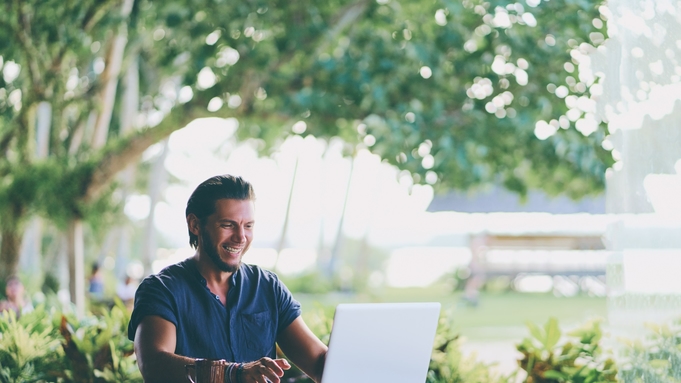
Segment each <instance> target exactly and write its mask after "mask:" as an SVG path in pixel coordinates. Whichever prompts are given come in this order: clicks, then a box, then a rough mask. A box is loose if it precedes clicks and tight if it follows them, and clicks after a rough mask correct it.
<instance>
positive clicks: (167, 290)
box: [128, 175, 327, 383]
mask: <svg viewBox="0 0 681 383" xmlns="http://www.w3.org/2000/svg"><path fill="white" fill-rule="evenodd" d="M254 200H255V194H254V192H253V188H252V186H251V185H250V184H249V183H248V182H246V181H244V180H243V179H242V178H241V177H234V176H230V175H222V176H216V177H212V178H210V179H208V180H206V181H204V182H203V183H201V184H200V185H199V186H198V187H197V188H196V190H194V192H193V193H192V195H191V196H190V197H189V201H188V202H187V210H186V219H187V228H188V230H189V243H190V245H191V246H192V247H194V248H195V249H196V254H195V255H194V256H193V257H191V258H188V259H186V260H184V261H182V262H180V263H178V264H175V265H172V266H169V267H167V268H165V269H164V270H162V271H161V272H160V273H159V274H157V275H152V276H149V277H147V278H146V279H145V280H144V281H142V283H141V284H140V286H139V287H138V289H137V293H136V295H135V306H134V310H133V313H132V317H131V319H130V325H129V327H128V336H129V338H130V339H131V340H134V343H135V353H136V354H137V363H138V365H139V368H140V371H141V372H142V376H143V377H144V380H145V382H147V383H149V382H164V383H165V382H167V383H173V382H183V383H185V382H187V381H188V380H187V378H186V373H185V365H190V364H194V360H195V358H207V359H225V360H227V361H229V362H233V363H235V364H233V365H230V366H229V367H228V371H227V372H228V373H227V374H226V375H227V376H226V378H225V381H226V382H227V381H229V380H228V379H232V381H237V382H238V383H266V382H267V381H271V382H273V383H279V382H280V377H281V376H283V374H284V370H286V369H288V368H290V365H289V364H288V362H287V361H286V360H284V359H276V347H275V342H276V343H277V344H278V345H279V347H280V348H281V350H282V351H283V352H284V354H286V356H287V358H288V359H290V360H291V361H292V362H293V363H295V364H296V366H298V367H299V368H300V369H301V370H302V371H303V372H305V373H306V374H307V375H308V376H310V377H311V378H312V379H314V380H315V381H319V380H320V379H321V374H322V370H323V366H324V360H325V357H326V351H327V347H326V345H324V344H323V343H322V342H321V341H320V340H319V339H318V338H317V337H316V336H315V335H314V334H313V333H312V332H311V331H310V329H309V328H308V327H307V325H306V324H305V322H304V321H303V319H302V317H301V316H300V314H301V310H300V304H299V303H298V302H297V301H296V300H295V299H293V297H292V296H291V293H290V292H289V291H288V289H287V288H286V287H285V286H284V285H283V284H282V283H281V282H280V281H279V279H278V278H277V276H276V275H275V274H274V273H272V272H269V271H266V270H263V269H261V268H259V267H257V266H252V265H247V264H243V263H242V262H241V259H242V257H243V255H244V254H245V253H246V252H247V251H248V248H249V247H250V245H251V241H252V240H253V232H254V227H255V217H254V215H255V205H254Z"/></svg>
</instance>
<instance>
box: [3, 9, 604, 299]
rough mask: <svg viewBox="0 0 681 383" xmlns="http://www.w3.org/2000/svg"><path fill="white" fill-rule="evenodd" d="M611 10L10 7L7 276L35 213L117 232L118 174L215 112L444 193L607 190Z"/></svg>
mask: <svg viewBox="0 0 681 383" xmlns="http://www.w3.org/2000/svg"><path fill="white" fill-rule="evenodd" d="M599 6H601V2H600V1H595V0H594V1H587V0H561V1H559V0H550V1H543V2H540V1H539V0H526V1H525V2H522V3H515V4H508V3H507V2H502V1H497V0H495V1H479V0H465V1H461V2H450V1H445V0H438V1H423V0H422V1H416V2H413V1H412V2H406V1H397V0H377V1H376V2H374V1H369V0H352V1H349V0H332V1H328V2H323V3H319V2H313V1H297V2H285V1H277V0H270V1H250V0H249V1H240V2H229V1H224V0H198V1H192V2H189V1H186V0H173V1H166V2H154V1H151V0H135V1H133V0H108V1H94V0H89V1H88V0H86V1H79V2H68V1H67V2H62V1H56V0H48V1H47V2H45V1H41V2H39V3H38V2H37V1H35V0H24V1H21V0H13V1H8V2H6V3H5V4H4V6H3V12H2V14H1V15H0V55H2V60H3V62H4V69H3V71H4V72H3V73H4V78H3V79H2V80H0V152H2V154H3V155H2V157H0V158H1V159H0V174H1V175H2V180H3V181H2V183H1V184H0V212H1V217H2V221H1V223H0V226H1V229H2V253H1V256H0V265H1V266H0V273H4V274H8V273H10V272H13V271H14V270H15V268H16V261H17V260H16V257H17V256H16V254H18V248H17V247H18V245H17V244H18V241H17V240H18V238H20V235H21V233H22V222H24V221H25V219H26V218H27V217H29V216H30V215H31V214H34V213H39V214H42V215H44V216H46V217H49V219H51V220H52V221H53V222H56V223H58V224H59V225H60V227H62V228H63V229H64V230H66V229H67V228H69V227H71V228H72V229H73V228H76V230H78V229H77V225H78V223H79V222H82V221H83V220H88V219H90V220H91V221H93V222H100V223H101V217H102V216H103V214H104V212H107V211H109V210H110V209H111V206H112V204H113V203H114V202H115V199H114V198H112V195H113V194H112V193H113V190H114V189H115V187H116V186H115V182H114V181H115V177H116V174H117V173H118V172H120V171H121V170H122V169H124V168H126V167H127V166H128V165H130V164H133V163H135V162H136V161H137V159H138V158H139V156H140V155H141V154H142V153H143V152H144V151H145V150H146V149H147V148H148V147H149V146H151V145H152V144H154V143H156V142H158V141H160V140H162V139H164V138H165V137H167V136H168V135H169V134H171V133H172V132H173V131H175V130H177V129H180V128H182V127H184V126H185V125H187V124H188V123H189V122H191V121H192V120H194V119H196V118H200V117H207V116H216V117H233V118H237V119H238V120H239V123H240V126H239V129H238V131H237V135H238V137H239V139H241V140H250V141H253V142H254V144H255V145H257V146H258V147H260V148H261V149H262V151H263V152H264V153H267V152H268V151H269V150H271V149H272V148H274V147H276V145H277V144H278V143H279V142H281V140H282V139H283V138H285V137H286V136H287V135H289V134H301V135H308V134H313V135H315V136H319V137H333V136H339V137H342V138H343V139H345V140H346V141H347V142H348V143H350V144H351V145H353V146H354V145H366V146H368V147H370V149H371V150H372V151H373V152H375V153H377V154H379V155H381V156H382V158H384V159H385V160H386V161H388V162H390V163H392V164H395V165H397V166H399V167H401V168H402V169H405V170H406V171H408V172H409V173H410V174H411V175H412V177H413V179H414V182H416V183H422V182H428V183H432V184H435V186H436V187H438V188H440V189H448V188H459V189H467V188H472V187H476V186H479V185H484V184H488V183H502V184H504V185H505V186H506V187H508V188H509V189H511V190H515V191H517V192H519V193H525V192H526V191H527V190H528V189H530V188H541V189H544V190H546V191H547V192H549V193H550V194H560V193H566V194H568V195H570V196H571V197H573V198H579V197H580V196H583V195H586V194H592V193H598V192H600V191H601V190H602V188H603V183H604V180H603V178H604V171H605V168H606V167H607V166H609V165H610V163H611V161H612V160H611V158H610V155H609V153H608V152H607V151H605V150H604V149H602V148H601V146H600V142H601V141H602V138H603V137H604V135H605V130H604V129H603V127H602V125H600V124H599V121H597V120H595V119H594V118H593V116H592V115H591V110H590V109H589V105H590V102H591V101H590V100H591V99H590V97H591V93H592V92H591V91H592V90H595V89H597V87H598V84H597V82H598V79H597V77H594V76H593V75H589V74H588V73H587V72H582V71H579V70H578V69H576V67H578V66H581V67H583V66H584V65H585V63H586V62H587V60H586V59H584V57H585V53H587V52H588V51H590V50H593V49H595V48H594V47H595V46H597V45H599V44H600V43H601V42H602V40H603V39H604V38H605V28H604V21H603V20H604V19H603V16H602V15H601V14H600V13H599V10H598V7H599ZM133 63H135V64H134V65H133ZM8 68H10V69H8ZM17 69H18V70H17ZM128 70H134V71H139V78H140V80H139V93H140V105H139V107H140V118H139V119H138V121H137V122H136V127H137V129H133V131H132V132H127V131H126V130H125V129H123V128H122V127H123V126H124V124H122V122H121V119H120V118H117V114H116V113H115V111H116V110H118V109H120V108H122V106H121V105H122V104H123V103H122V102H121V101H120V92H117V88H120V87H122V86H123V85H122V84H121V82H120V78H121V76H122V75H123V74H124V73H125V72H126V71H128ZM594 93H597V92H594ZM117 100H118V101H117ZM41 103H47V104H48V105H50V109H51V115H50V118H49V121H50V124H49V125H50V127H51V129H50V130H49V145H48V146H49V150H48V155H47V158H45V159H40V160H36V159H35V156H34V155H33V154H32V153H33V152H32V150H33V149H32V147H33V145H34V142H35V138H34V136H33V134H34V133H33V132H35V120H36V118H38V117H37V114H36V110H37V109H38V105H40V104H41ZM95 217H96V219H93V218H95ZM74 225H75V226H74ZM74 246H75V245H74ZM71 253H72V255H71V259H72V260H73V261H74V262H76V263H77V262H80V261H79V260H77V259H76V257H75V256H74V254H73V251H72V252H71ZM72 272H73V271H72ZM81 272H82V269H81ZM80 277H81V276H79V275H72V276H71V279H72V285H73V284H74V283H76V282H77V281H78V279H79V278H80ZM81 279H82V278H81ZM74 291H75V290H74V289H72V293H73V292H74Z"/></svg>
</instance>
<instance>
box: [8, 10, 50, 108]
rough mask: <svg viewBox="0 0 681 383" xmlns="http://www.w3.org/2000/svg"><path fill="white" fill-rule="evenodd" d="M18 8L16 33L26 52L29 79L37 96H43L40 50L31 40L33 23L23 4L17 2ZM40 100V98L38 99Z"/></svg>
mask: <svg viewBox="0 0 681 383" xmlns="http://www.w3.org/2000/svg"><path fill="white" fill-rule="evenodd" d="M15 5H16V7H17V22H18V23H17V26H18V29H17V30H16V31H15V34H16V36H17V40H18V41H19V42H20V43H21V44H22V46H23V48H24V52H26V61H27V63H28V71H29V77H30V79H31V88H32V89H33V91H34V92H35V93H36V95H39V96H40V95H42V93H43V91H44V88H43V84H42V79H41V77H40V74H41V73H43V72H42V71H41V69H40V67H39V65H38V63H39V62H40V61H39V56H40V54H39V53H38V49H37V48H36V47H35V46H34V45H33V40H32V39H31V23H30V20H29V16H28V15H27V14H26V13H24V11H23V6H22V4H21V3H17V2H15ZM38 98H40V97H38Z"/></svg>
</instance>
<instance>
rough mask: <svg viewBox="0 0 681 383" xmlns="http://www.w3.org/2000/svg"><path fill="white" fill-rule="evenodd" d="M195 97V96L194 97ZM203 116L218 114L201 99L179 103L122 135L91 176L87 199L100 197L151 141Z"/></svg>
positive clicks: (110, 145) (159, 138) (112, 144)
mask: <svg viewBox="0 0 681 383" xmlns="http://www.w3.org/2000/svg"><path fill="white" fill-rule="evenodd" d="M192 101H193V100H192ZM201 117H218V116H217V115H216V114H215V113H210V112H208V111H207V110H206V107H205V106H204V105H201V104H200V103H199V102H198V101H196V102H191V101H190V102H188V103H186V104H184V105H179V106H177V107H175V108H173V109H172V111H171V112H170V113H169V114H168V115H167V116H166V118H164V119H163V121H162V122H161V123H160V124H158V125H156V126H155V127H149V128H146V129H143V130H140V131H139V132H137V133H135V134H132V135H130V136H128V137H125V138H121V139H119V140H116V141H114V142H112V143H110V144H108V145H107V146H106V147H105V148H104V151H103V154H102V159H101V161H99V165H98V166H97V167H96V169H95V171H94V172H93V174H92V177H91V178H90V181H89V183H88V185H87V189H86V192H85V195H84V197H83V201H84V202H86V203H88V202H91V201H94V200H96V199H97V198H98V197H99V196H100V195H101V193H102V192H103V191H104V190H106V188H107V187H108V186H109V185H110V184H111V182H112V181H114V179H115V177H116V174H117V173H118V172H120V171H121V170H123V169H125V168H126V167H127V166H128V165H130V164H132V163H133V162H135V161H137V159H138V158H139V157H140V156H141V155H142V153H144V151H145V150H147V149H148V148H149V147H150V146H151V145H153V144H155V143H157V142H159V141H161V140H163V139H164V138H166V137H168V136H170V134H172V133H173V132H174V131H176V130H179V129H182V128H184V127H185V126H187V124H189V123H190V122H192V121H193V120H195V119H197V118H201Z"/></svg>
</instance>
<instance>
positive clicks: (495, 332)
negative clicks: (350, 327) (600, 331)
mask: <svg viewBox="0 0 681 383" xmlns="http://www.w3.org/2000/svg"><path fill="white" fill-rule="evenodd" d="M294 296H295V297H296V299H298V300H299V301H300V302H301V303H302V305H303V310H304V311H305V310H306V309H310V308H319V307H321V308H323V310H324V311H325V312H326V314H327V315H329V316H332V315H333V310H334V307H335V306H336V304H338V303H350V302H424V301H437V302H440V303H441V304H442V311H443V312H444V313H446V314H447V317H449V318H451V320H452V321H453V327H454V329H456V330H457V331H459V332H460V334H461V335H462V336H465V337H466V338H468V339H470V340H475V341H496V340H514V341H520V340H521V339H522V337H524V336H525V335H526V334H527V331H526V327H525V323H526V322H527V321H530V322H534V323H537V324H540V325H541V324H544V323H545V322H546V321H547V320H548V318H550V317H556V318H557V319H558V321H559V323H560V324H561V327H563V328H565V329H569V328H573V327H576V326H578V325H580V324H582V323H584V322H585V321H587V320H588V319H591V318H594V317H601V318H605V317H606V314H607V312H606V299H605V298H596V297H588V296H576V297H570V298H565V297H560V298H558V297H555V296H553V295H551V294H529V293H518V292H500V293H482V294H481V296H480V301H479V304H478V305H477V306H476V307H471V306H470V305H466V304H465V303H464V302H463V301H462V300H461V293H460V292H451V290H450V289H449V288H447V286H445V285H434V286H431V287H428V288H402V289H400V288H385V289H383V290H381V291H377V292H374V293H372V294H338V293H334V294H325V295H307V294H295V293H294Z"/></svg>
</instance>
